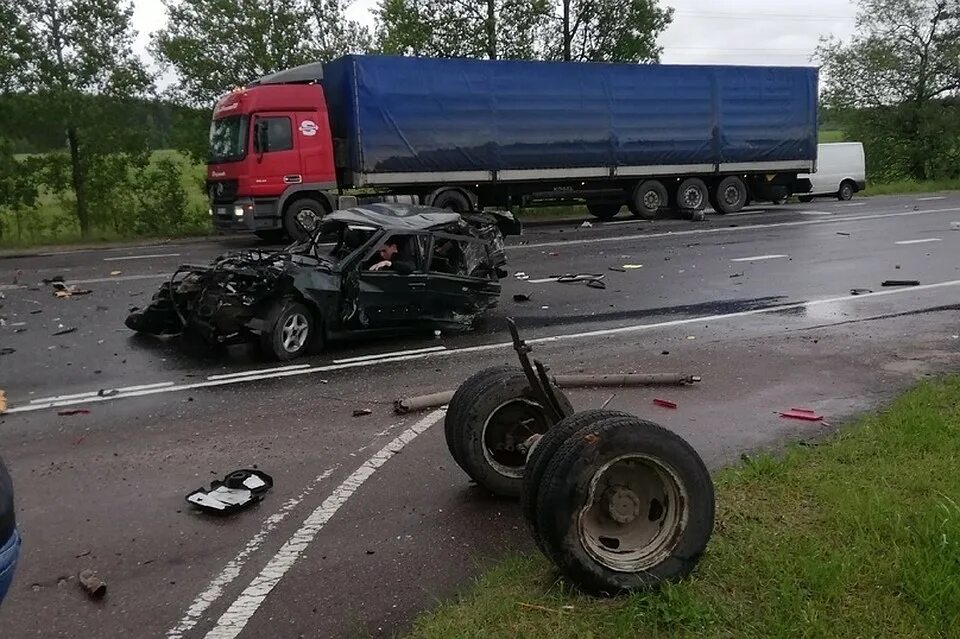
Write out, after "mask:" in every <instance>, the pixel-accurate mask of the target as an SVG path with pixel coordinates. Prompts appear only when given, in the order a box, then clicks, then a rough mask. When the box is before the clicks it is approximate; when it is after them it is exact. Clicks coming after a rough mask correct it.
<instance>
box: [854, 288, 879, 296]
mask: <svg viewBox="0 0 960 639" xmlns="http://www.w3.org/2000/svg"><path fill="white" fill-rule="evenodd" d="M868 293H873V290H872V289H869V288H851V289H850V294H851V295H867V294H868Z"/></svg>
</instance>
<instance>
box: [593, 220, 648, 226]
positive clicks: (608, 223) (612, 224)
mask: <svg viewBox="0 0 960 639" xmlns="http://www.w3.org/2000/svg"><path fill="white" fill-rule="evenodd" d="M642 222H644V220H642V219H636V220H617V221H616V222H600V224H599V226H616V225H617V224H640V223H642ZM591 224H592V222H591Z"/></svg>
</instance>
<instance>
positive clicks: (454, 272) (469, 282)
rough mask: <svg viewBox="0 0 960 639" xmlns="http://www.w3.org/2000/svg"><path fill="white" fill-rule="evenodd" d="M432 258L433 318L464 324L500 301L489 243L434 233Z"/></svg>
mask: <svg viewBox="0 0 960 639" xmlns="http://www.w3.org/2000/svg"><path fill="white" fill-rule="evenodd" d="M429 256H430V259H429V262H428V275H427V279H428V282H427V290H428V293H429V303H430V317H431V319H433V320H434V321H437V322H441V323H455V324H463V323H465V322H468V321H470V320H471V319H472V318H473V317H474V316H475V315H476V314H477V313H479V312H481V311H483V310H485V309H487V308H489V307H490V306H494V305H496V303H497V301H498V300H499V298H500V282H499V281H498V280H497V277H496V274H495V273H494V270H495V269H494V268H493V265H492V262H491V259H490V246H489V244H488V243H487V242H486V241H484V240H481V239H478V238H474V237H467V236H460V235H454V234H449V233H435V234H434V235H433V237H432V241H431V244H430V251H429Z"/></svg>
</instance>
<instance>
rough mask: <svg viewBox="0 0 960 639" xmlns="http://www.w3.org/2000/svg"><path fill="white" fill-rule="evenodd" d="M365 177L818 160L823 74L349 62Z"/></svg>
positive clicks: (356, 152)
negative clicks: (819, 91) (820, 80)
mask: <svg viewBox="0 0 960 639" xmlns="http://www.w3.org/2000/svg"><path fill="white" fill-rule="evenodd" d="M323 84H324V90H325V92H326V96H327V104H328V108H329V112H330V118H331V127H332V129H333V134H334V137H335V138H341V139H344V140H346V143H347V150H348V160H349V166H348V167H347V168H349V169H351V170H353V171H355V172H358V173H377V172H426V171H474V170H482V171H499V170H504V169H544V168H574V167H623V166H655V165H678V164H707V163H710V164H717V163H731V162H737V163H741V162H747V163H749V162H775V161H797V162H804V161H807V162H809V161H813V160H815V159H816V157H817V69H815V68H810V67H747V66H743V67H741V66H680V65H676V66H675V65H658V64H653V65H637V64H604V63H570V62H518V61H489V60H464V59H429V58H406V57H391V56H347V57H344V58H340V59H338V60H335V61H334V62H331V63H330V64H328V65H327V66H326V67H325V69H324V81H323Z"/></svg>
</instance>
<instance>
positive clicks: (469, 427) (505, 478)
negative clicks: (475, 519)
mask: <svg viewBox="0 0 960 639" xmlns="http://www.w3.org/2000/svg"><path fill="white" fill-rule="evenodd" d="M553 392H554V393H555V394H556V397H557V400H558V401H559V402H560V404H561V406H562V408H563V410H564V413H565V414H566V413H572V412H573V408H572V406H571V405H570V401H569V400H568V399H567V398H566V396H565V395H564V394H563V392H562V391H561V390H560V389H559V388H557V387H556V386H554V387H553ZM458 394H459V397H457V396H455V397H454V399H452V400H451V401H450V407H449V409H448V411H447V417H446V420H447V421H446V422H445V423H444V434H445V435H446V437H447V447H448V448H449V449H450V450H451V452H452V453H453V454H454V461H456V462H457V465H458V466H460V468H462V469H463V471H464V472H466V473H467V475H469V476H470V478H471V479H473V480H474V481H475V482H477V483H478V484H479V485H480V486H482V487H484V488H485V489H487V490H488V491H490V492H491V493H493V494H494V495H497V496H500V497H513V498H515V497H519V496H520V492H521V490H522V488H523V470H524V466H525V465H526V455H525V454H524V453H522V452H521V451H520V450H519V449H518V447H517V444H522V443H523V441H524V440H525V439H526V438H527V437H528V436H529V435H533V434H536V433H540V434H542V433H545V432H546V431H547V430H548V429H549V427H550V419H549V418H548V416H547V413H546V410H545V409H544V408H543V406H542V405H541V404H540V402H539V400H538V399H537V398H535V397H534V395H533V391H532V390H531V389H530V383H529V381H528V380H527V376H526V375H525V374H524V372H523V371H522V370H521V369H518V368H514V367H510V368H505V369H502V370H500V371H498V372H496V373H494V372H492V371H491V373H490V375H489V376H488V377H482V376H481V375H480V374H478V375H474V376H473V377H471V378H470V379H468V380H467V382H465V383H464V384H463V385H462V386H461V387H460V389H458ZM521 423H523V424H524V426H523V431H522V432H521V431H519V430H518V428H517V425H518V424H521ZM521 438H522V439H521ZM503 439H506V442H504V441H502V440H503ZM501 445H502V446H501ZM453 451H456V452H453ZM458 457H459V459H457V458H458Z"/></svg>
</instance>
